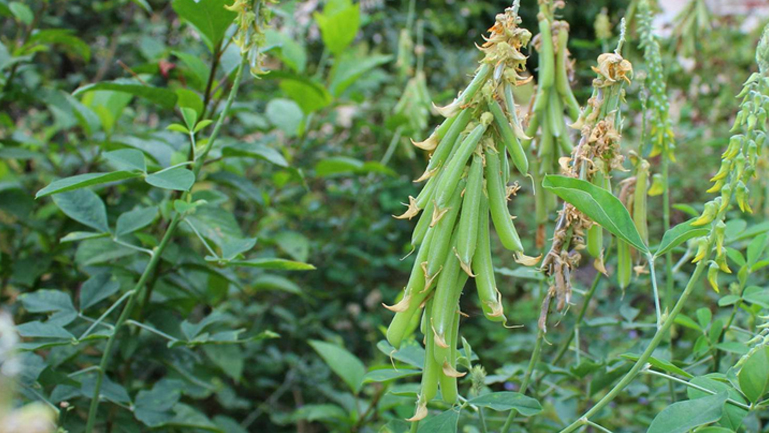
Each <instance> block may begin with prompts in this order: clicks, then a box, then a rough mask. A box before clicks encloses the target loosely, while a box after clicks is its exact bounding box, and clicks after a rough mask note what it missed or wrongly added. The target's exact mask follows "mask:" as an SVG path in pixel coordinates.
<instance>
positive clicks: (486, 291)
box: [473, 160, 506, 322]
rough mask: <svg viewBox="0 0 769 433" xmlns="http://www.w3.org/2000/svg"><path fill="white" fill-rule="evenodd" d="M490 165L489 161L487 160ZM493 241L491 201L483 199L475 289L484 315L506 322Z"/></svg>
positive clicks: (474, 269)
mask: <svg viewBox="0 0 769 433" xmlns="http://www.w3.org/2000/svg"><path fill="white" fill-rule="evenodd" d="M487 164H488V160H487ZM490 241H491V239H490V234H489V200H488V199H487V198H486V197H482V198H481V221H480V228H479V231H478V246H477V247H476V249H475V257H473V272H475V287H476V289H477V290H478V298H479V299H480V301H481V308H482V309H483V314H484V316H486V318H487V319H489V320H491V321H495V322H496V321H505V320H506V319H505V315H504V310H503V307H502V303H501V302H500V294H499V290H497V284H496V280H495V278H494V265H493V263H492V260H491V242H490Z"/></svg>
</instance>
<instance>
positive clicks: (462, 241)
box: [456, 154, 483, 274]
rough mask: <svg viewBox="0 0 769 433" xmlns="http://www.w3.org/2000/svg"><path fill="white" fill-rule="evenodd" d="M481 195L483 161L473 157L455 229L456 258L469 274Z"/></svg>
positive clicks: (475, 241)
mask: <svg viewBox="0 0 769 433" xmlns="http://www.w3.org/2000/svg"><path fill="white" fill-rule="evenodd" d="M482 195H483V159H482V158H481V156H480V155H478V154H475V155H473V163H472V165H471V166H470V173H469V174H468V176H467V186H466V187H465V196H464V198H463V201H462V214H461V216H460V217H459V227H458V228H457V231H458V232H459V233H458V236H457V251H456V253H457V257H458V258H459V261H460V265H461V266H462V269H463V270H464V271H465V272H466V273H468V274H471V273H472V271H471V269H472V268H471V264H472V261H473V255H474V254H475V246H476V243H477V242H478V222H479V220H480V215H481V211H480V205H481V196H482Z"/></svg>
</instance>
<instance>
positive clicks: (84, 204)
mask: <svg viewBox="0 0 769 433" xmlns="http://www.w3.org/2000/svg"><path fill="white" fill-rule="evenodd" d="M53 202H54V203H56V206H58V207H59V209H61V211H62V212H64V214H65V215H67V216H68V217H70V218H72V219H73V220H75V221H77V222H79V223H81V224H84V225H87V226H88V227H91V228H93V229H96V230H98V231H100V232H102V233H105V232H108V231H109V226H108V225H107V208H106V207H105V206H104V202H103V201H101V198H99V196H98V195H96V193H95V192H93V191H91V190H90V189H80V190H77V191H71V192H65V193H62V194H57V195H55V196H54V197H53Z"/></svg>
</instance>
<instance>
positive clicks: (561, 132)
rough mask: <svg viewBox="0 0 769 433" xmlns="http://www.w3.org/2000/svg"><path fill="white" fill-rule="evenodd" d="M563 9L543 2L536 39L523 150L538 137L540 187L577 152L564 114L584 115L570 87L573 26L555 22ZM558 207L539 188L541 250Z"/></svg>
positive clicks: (536, 171) (573, 117)
mask: <svg viewBox="0 0 769 433" xmlns="http://www.w3.org/2000/svg"><path fill="white" fill-rule="evenodd" d="M559 7H563V2H558V1H556V2H549V1H543V2H540V4H539V9H540V12H539V14H538V15H537V19H538V25H539V34H538V35H537V36H536V37H535V38H534V46H535V48H536V49H537V51H538V56H539V69H538V73H537V92H536V94H535V97H534V103H533V104H532V112H531V113H530V115H529V123H528V125H527V127H526V135H528V136H529V137H531V139H526V140H524V141H523V147H524V149H527V150H529V148H530V147H531V146H532V140H533V139H534V138H535V137H536V142H535V143H534V144H535V145H534V149H533V153H534V154H535V155H536V159H535V161H534V164H535V166H536V167H535V169H534V170H532V171H533V173H532V174H533V176H534V179H535V185H537V186H539V185H541V183H542V179H543V177H544V175H545V174H548V173H557V172H558V171H559V167H558V163H559V159H560V158H561V156H567V155H569V154H571V152H572V149H573V148H574V144H573V143H572V140H571V137H570V135H569V131H568V127H567V122H566V120H565V118H564V111H565V112H566V113H567V114H568V117H569V118H570V119H571V121H572V122H574V121H576V120H577V119H578V118H579V115H580V107H579V103H577V100H576V98H575V97H574V94H573V93H572V91H571V87H570V85H569V72H570V69H571V62H570V61H569V51H568V48H567V45H568V41H569V24H568V23H567V22H566V21H559V20H555V18H554V15H555V10H556V9H557V8H559ZM537 131H539V134H537ZM556 203H557V202H556V198H555V196H554V195H553V194H552V193H550V192H549V191H546V190H544V189H541V188H537V190H536V202H535V206H536V222H537V224H538V231H537V247H538V248H540V247H542V246H543V245H544V242H545V225H546V223H547V221H548V216H549V211H550V210H552V209H554V208H555V205H556Z"/></svg>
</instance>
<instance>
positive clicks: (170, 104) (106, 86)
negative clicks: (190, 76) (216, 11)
mask: <svg viewBox="0 0 769 433" xmlns="http://www.w3.org/2000/svg"><path fill="white" fill-rule="evenodd" d="M190 1H191V0H190ZM207 1H211V0H207ZM95 90H112V91H115V92H121V93H126V94H129V95H133V96H138V97H140V98H144V99H146V100H148V101H150V102H152V103H154V104H157V105H159V106H161V107H163V108H165V109H166V110H172V109H173V108H174V106H175V105H176V99H177V96H176V92H174V91H173V90H170V89H166V88H163V87H153V86H147V85H144V84H141V83H139V82H137V81H134V80H129V79H118V80H115V81H102V82H100V83H94V84H86V85H85V86H82V87H79V88H77V90H75V91H74V92H73V93H72V95H73V96H78V95H82V94H83V93H86V92H93V91H95Z"/></svg>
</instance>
